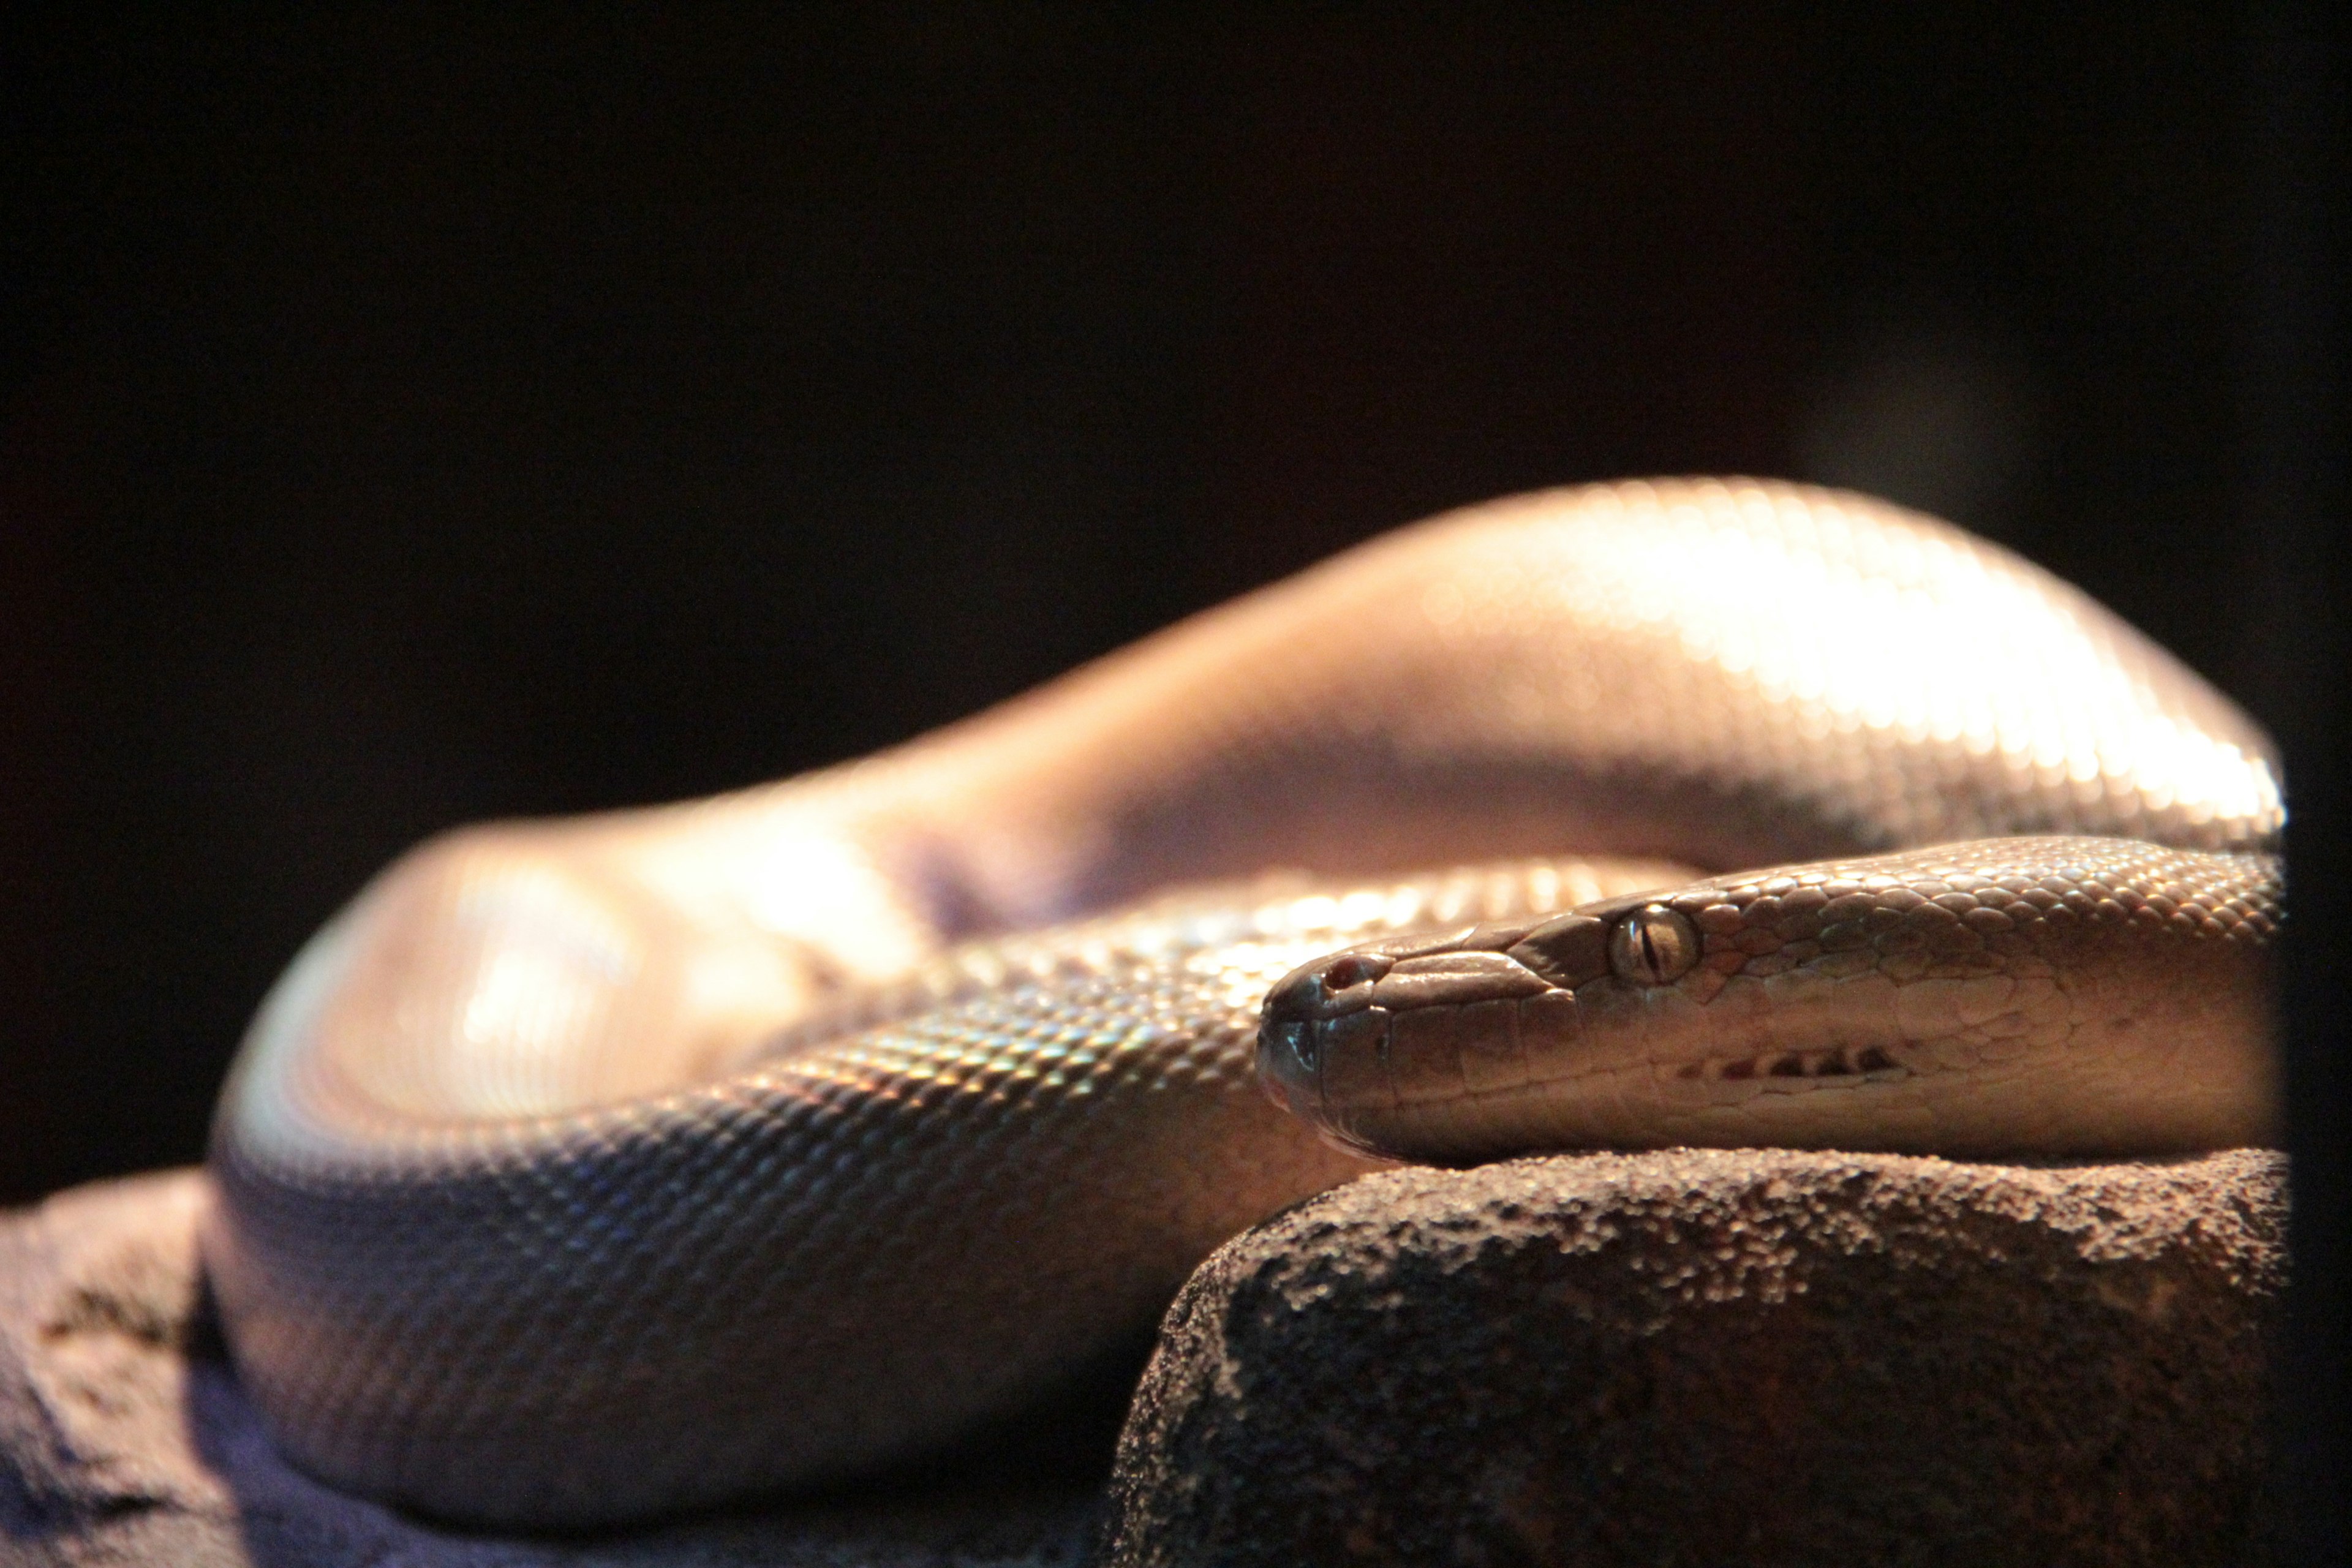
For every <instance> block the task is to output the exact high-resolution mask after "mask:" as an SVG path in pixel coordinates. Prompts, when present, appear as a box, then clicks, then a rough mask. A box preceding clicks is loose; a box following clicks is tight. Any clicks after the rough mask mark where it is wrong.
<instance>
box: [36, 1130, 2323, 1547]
mask: <svg viewBox="0 0 2352 1568" xmlns="http://www.w3.org/2000/svg"><path fill="white" fill-rule="evenodd" d="M205 1201H206V1189H205V1184H204V1181H203V1178H202V1176H201V1175H200V1174H198V1173H194V1172H177V1173H166V1174H163V1175H158V1176H151V1177H143V1178H139V1179H136V1180H132V1181H127V1182H120V1183H113V1184H104V1185H100V1186H95V1187H88V1188H83V1189H79V1190H78V1191H75V1192H71V1193H67V1194H61V1195H59V1196H58V1197H56V1198H53V1199H51V1200H50V1201H49V1202H47V1204H45V1205H40V1206H39V1207H38V1208H36V1209H32V1210H27V1211H22V1212H20V1213H17V1214H15V1215H0V1565H13V1564H16V1563H54V1564H75V1565H78V1564H95V1563H131V1564H139V1563H152V1564H169V1565H171V1568H210V1565H213V1564H222V1565H239V1568H246V1565H268V1568H290V1565H293V1564H301V1565H304V1568H314V1565H315V1568H341V1565H346V1564H350V1565H356V1564H361V1563H366V1564H371V1565H377V1568H461V1565H462V1568H490V1565H496V1568H541V1565H551V1564H556V1563H563V1564H568V1565H572V1568H590V1565H597V1568H620V1565H631V1568H668V1565H674V1564H675V1565H683V1564H718V1563H727V1564H751V1563H760V1564H776V1565H787V1564H819V1563H823V1564H837V1565H847V1564H852V1563H856V1564H877V1565H880V1564H889V1565H898V1564H915V1563H921V1564H926V1565H933V1568H950V1565H953V1564H978V1563H991V1564H1002V1565H1004V1568H1013V1565H1014V1564H1044V1563H1077V1562H1080V1561H1082V1560H1084V1559H1085V1558H1086V1557H1087V1552H1088V1548H1089V1542H1090V1540H1091V1539H1092V1537H1093V1534H1094V1531H1095V1529H1096V1525H1097V1495H1096V1486H1095V1483H1096V1482H1097V1481H1098V1479H1099V1470H1092V1471H1089V1470H1088V1468H1087V1466H1086V1465H1085V1464H1077V1465H1075V1466H1072V1465H1066V1464H1065V1465H1060V1466H1046V1467H1044V1468H1042V1469H1040V1468H1024V1465H1023V1463H1022V1462H1020V1461H1018V1460H1013V1461H1009V1462H1008V1463H1006V1464H1004V1465H1003V1466H1001V1467H1000V1468H998V1469H996V1470H995V1471H994V1472H992V1474H990V1475H987V1476H983V1477H981V1478H979V1479H975V1477H974V1475H973V1474H972V1473H971V1472H970V1471H953V1470H950V1471H947V1472H943V1473H942V1474H941V1475H940V1476H938V1477H934V1478H932V1479H917V1480H908V1479H905V1478H901V1479H899V1480H898V1481H895V1482H891V1483H886V1484H882V1485H877V1488H876V1489H873V1490H871V1491H869V1492H866V1493H863V1494H860V1495H858V1496H856V1497H845V1498H836V1499H834V1500H829V1501H825V1502H823V1503H816V1504H802V1505H792V1506H774V1507H767V1508H760V1509H748V1510H742V1511H739V1512H730V1513H728V1514H724V1515H716V1516H708V1517H703V1518H698V1519H694V1520H689V1521H680V1522H675V1523H671V1524H667V1525H664V1526H660V1527H657V1528H653V1529H648V1530H645V1531H635V1532H628V1533H622V1534H616V1535H599V1536H595V1537H593V1538H590V1537H572V1538H567V1539H564V1540H561V1541H529V1540H512V1539H503V1538H493V1537H486V1536H478V1535H466V1534H460V1533H455V1532H452V1531H446V1530H442V1529H436V1528H435V1527H434V1526H432V1525H431V1524H429V1523H426V1522H425V1521H418V1520H415V1519H413V1518H410V1517H407V1516H404V1515H403V1514H400V1513H397V1512H395V1511H393V1510H387V1509H384V1508H382V1507H379V1506H377V1505H375V1504H373V1503H369V1502H366V1501H363V1500H358V1499H354V1498H350V1497H346V1496H343V1495H341V1494H340V1493H337V1492H333V1491H331V1490H329V1489H326V1488H324V1487H321V1486H320V1485H318V1484H317V1483H315V1482H313V1481H311V1480H310V1479H307V1478H306V1477H304V1476H302V1475H301V1474H299V1472H296V1471H294V1470H291V1469H289V1468H287V1467H286V1466H285V1465H284V1464H283V1463H282V1462H281V1461H280V1460H279V1459H278V1457H277V1455H276V1453H275V1452H274V1451H273V1450H272V1449H271V1448H270V1447H269V1444H268V1440H267V1439H266V1437H265V1436H263V1434H262V1431H261V1428H260V1426H259V1424H258V1422H257V1418H256V1416H255V1415H254V1412H253V1410H252V1408H251V1407H250V1406H249V1405H247V1403H246V1402H245V1399H244V1397H243V1395H242V1394H241V1393H240V1392H239V1390H238V1388H237V1385H236V1379H235V1376H234V1375H233V1373H231V1372H230V1370H229V1368H228V1366H227V1363H226V1361H225V1360H223V1358H222V1355H221V1352H220V1347H219V1344H218V1342H217V1340H216V1339H215V1337H214V1335H213V1333H212V1332H211V1331H210V1330H209V1328H208V1327H207V1323H206V1318H205V1309H204V1305H203V1300H202V1290H201V1286H200V1283H199V1275H198V1270H197V1268H196V1262H195V1248H194V1223H195V1220H196V1218H197V1215H199V1213H200V1212H201V1208H202V1205H203V1204H204V1203H205ZM2284 1212H2285V1167H2284V1161H2283V1160H2282V1159H2281V1158H2280V1157H2278V1156H2276V1155H2272V1154H2266V1153H2259V1152H2235V1153H2227V1154H2218V1155H2213V1156H2210V1157H2208V1158H2205V1159H2201V1160H2195V1161H2188V1162H2183V1163H2177V1164H2168V1165H2107V1166H2084V1167H2077V1168H2071V1169H2024V1168H2017V1167H2007V1166H1987V1165H1960V1164H1948V1163H1943V1162H1940V1161H1934V1160H1910V1159H1898V1158H1891V1157H1866V1156H1847V1155H1834V1154H1793V1153H1782V1152H1717V1153H1696V1152H1675V1153H1664V1154H1648V1155H1635V1156H1617V1155H1592V1156H1582V1157H1575V1158H1559V1159H1549V1160H1528V1161H1520V1162H1517V1163H1511V1164H1507V1165H1499V1166H1489V1167H1486V1168H1484V1169H1480V1170H1475V1171H1467V1172H1459V1173H1452V1172H1442V1171H1433V1170H1427V1169H1405V1170H1398V1171H1392V1172H1388V1173H1381V1174H1379V1175H1375V1176H1371V1177H1368V1178H1366V1179H1364V1180H1362V1181H1360V1182H1357V1183H1355V1184H1351V1185H1349V1186H1347V1187H1343V1188H1340V1189H1339V1190H1337V1191H1335V1192H1332V1193H1329V1194H1325V1195H1324V1196H1323V1197H1321V1198H1318V1199H1316V1200H1313V1201H1312V1202H1310V1203H1307V1204H1305V1205H1300V1206H1299V1207H1297V1208H1296V1209H1293V1210H1291V1211H1289V1212H1288V1213H1286V1214H1285V1215H1281V1216H1279V1217H1277V1218H1276V1219H1275V1220H1274V1221H1272V1222H1270V1223H1269V1224H1267V1225H1265V1226H1261V1227H1259V1228H1258V1229H1256V1230H1254V1231H1252V1232H1250V1233H1249V1234H1248V1235H1246V1236H1244V1237H1239V1238H1237V1239H1236V1240H1234V1242H1232V1243H1231V1244H1229V1245H1228V1246H1227V1247H1224V1248H1223V1249H1222V1250H1220V1251H1219V1252H1218V1253H1217V1255H1216V1256H1215V1257H1214V1258H1211V1259H1210V1261H1209V1262H1208V1263H1207V1264H1205V1265H1203V1267H1202V1269H1201V1271H1200V1273H1199V1274H1198V1275H1197V1276H1196V1277H1195V1278H1194V1279H1193V1281H1192V1284H1191V1285H1190V1286H1188V1287H1187V1289H1185V1291H1184V1293H1183V1295H1182V1297H1181V1299H1180V1300H1179V1301H1178V1302H1177V1304H1176V1306H1175V1307H1174V1309H1173V1310H1171V1313H1170V1316H1169V1319H1168V1321H1167V1324H1166V1326H1165V1328H1164V1331H1163V1333H1162V1337H1161V1342H1160V1348H1159V1350H1158V1352H1157V1353H1156V1354H1155V1356H1154V1358H1153V1361H1152V1363H1151V1367H1150V1372H1149V1373H1148V1374H1147V1376H1146V1378H1145V1381H1144V1384H1143V1388H1142V1391H1141V1393H1140V1394H1139V1395H1138V1397H1137V1400H1136V1403H1135V1406H1134V1409H1133V1412H1132V1414H1131V1415H1130V1418H1129V1424H1128V1427H1127V1430H1126V1433H1125V1435H1124V1436H1123V1437H1122V1438H1121V1440H1120V1444H1119V1449H1120V1453H1119V1462H1118V1470H1117V1472H1116V1475H1115V1476H1114V1478H1113V1484H1112V1500H1111V1512H1110V1515H1109V1519H1108V1527H1107V1533H1106V1535H1105V1537H1104V1540H1105V1542H1106V1544H1107V1549H1108V1555H1109V1556H1110V1557H1111V1559H1112V1560H1113V1561H1115V1562H1118V1563H1153V1564H1159V1563H1182V1564H1188V1565H1189V1564H1196V1563H1218V1564H1225V1563H1232V1564H1249V1563H1284V1564H1292V1563H1322V1562H1342V1561H1344V1562H1365V1563H1386V1562H1393V1563H1522V1562H1574V1563H1617V1562H1634V1561H1638V1562H1642V1563H1743V1564H1746V1563H1839V1564H1842V1565H1843V1564H1862V1563H1896V1562H1899V1563H1963V1562H2000V1563H2013V1562H2032V1563H2111V1562H2112V1563H2123V1562H2149V1561H2156V1560H2161V1561H2164V1562H2166V1563H2209V1562H2226V1561H2230V1560H2231V1557H2232V1556H2233V1554H2235V1553H2237V1552H2239V1550H2240V1549H2241V1548H2242V1546H2243V1544H2244V1542H2245V1541H2246V1538H2247V1531H2248V1527H2249V1513H2250V1508H2251V1500H2252V1494H2253V1481H2254V1475H2255V1469H2256V1466H2257V1463H2258V1459H2259V1452H2258V1450H2259V1444H2258V1436H2259V1429H2260V1425H2261V1418H2262V1414H2263V1401H2264V1397H2265V1391H2264V1386H2263V1378H2264V1365H2265V1350H2266V1346H2267V1342H2268V1339H2269V1336H2270V1333H2271V1325H2272V1314H2273V1306H2274V1304H2275V1301H2276V1298H2277V1293H2278V1290H2279V1288H2280V1284H2281V1276H2282V1273H2283V1269H2284V1262H2283V1255H2282V1250H2281V1239H2280V1238H2281V1233H2282V1227H2283V1225H2284ZM1089 1440H1091V1439H1089Z"/></svg>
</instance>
